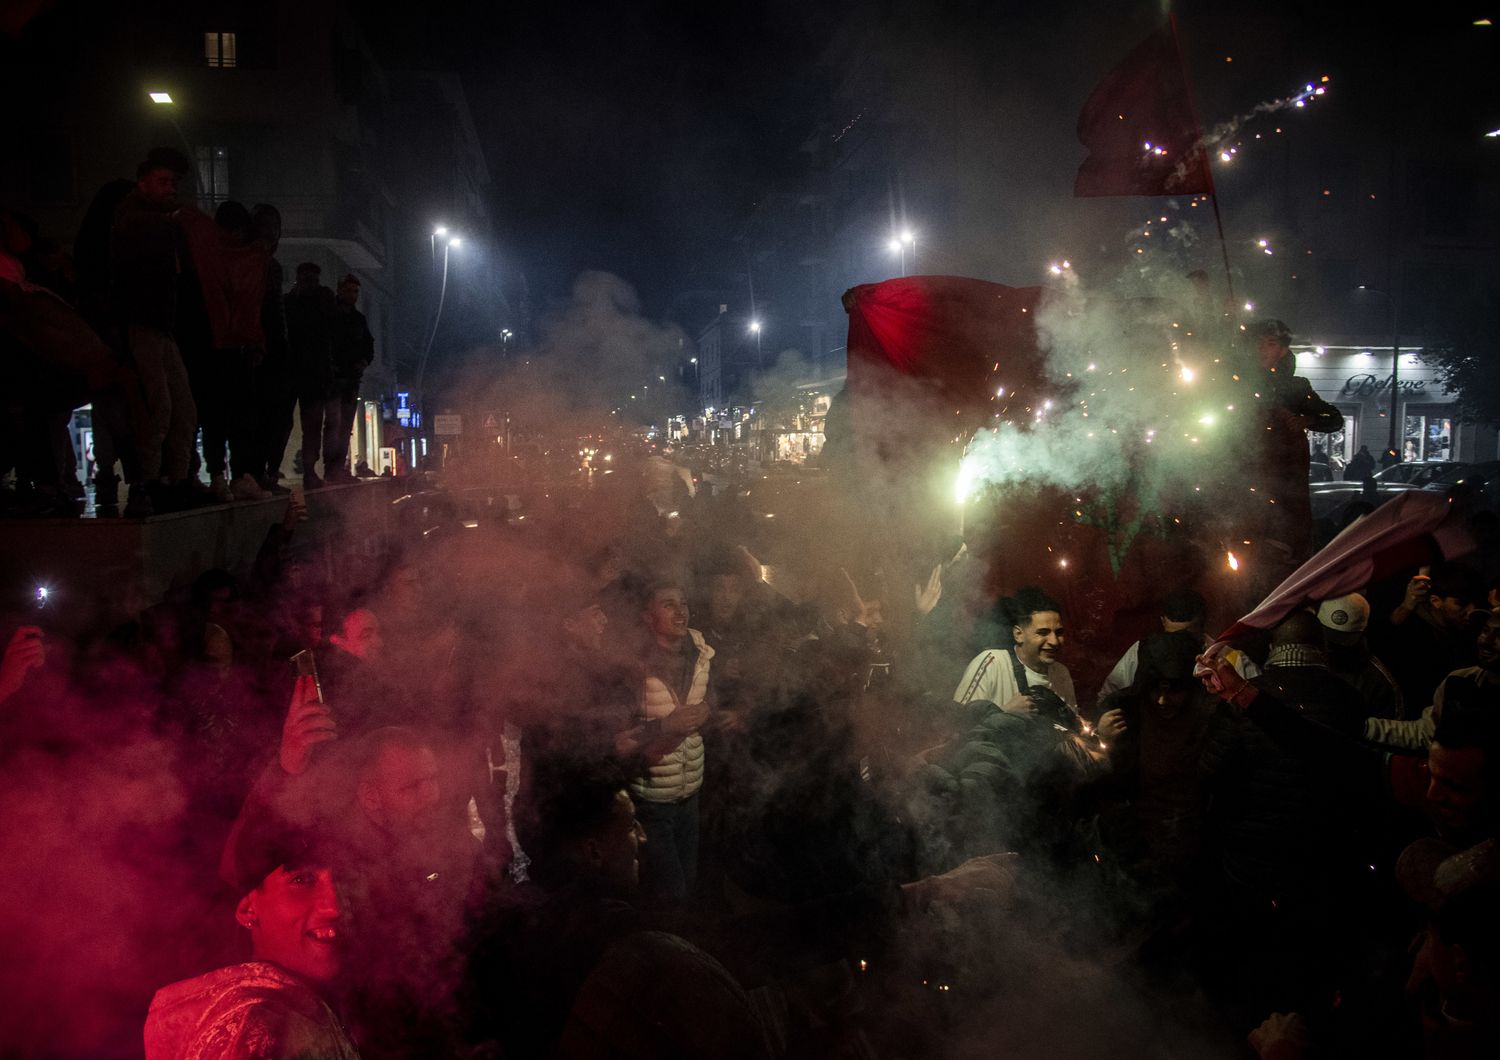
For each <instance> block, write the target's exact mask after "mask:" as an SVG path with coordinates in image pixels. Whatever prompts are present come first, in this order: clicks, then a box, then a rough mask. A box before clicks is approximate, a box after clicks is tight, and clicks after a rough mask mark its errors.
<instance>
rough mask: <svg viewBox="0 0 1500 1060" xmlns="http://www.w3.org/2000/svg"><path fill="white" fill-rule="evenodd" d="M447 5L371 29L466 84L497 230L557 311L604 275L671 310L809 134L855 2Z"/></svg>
mask: <svg viewBox="0 0 1500 1060" xmlns="http://www.w3.org/2000/svg"><path fill="white" fill-rule="evenodd" d="M443 6H444V8H445V10H442V11H439V12H437V13H436V14H435V15H429V14H428V12H427V11H426V10H425V9H424V10H423V11H421V13H420V14H418V13H416V12H414V11H413V10H410V9H408V10H406V11H404V12H403V11H392V12H390V13H389V14H387V15H376V14H375V13H374V12H373V11H372V12H371V13H370V14H369V15H368V16H365V23H364V24H365V26H366V31H367V33H368V34H369V35H370V37H371V39H372V41H373V42H374V43H375V45H376V47H377V49H378V51H379V52H380V54H381V55H382V57H383V58H386V61H387V62H389V63H390V64H391V65H401V64H404V63H410V64H412V65H421V64H422V63H424V62H427V63H431V64H433V65H438V66H444V67H448V68H451V69H457V70H458V71H459V72H460V73H461V74H462V75H463V79H464V84H465V88H466V90H467V92H468V94H469V104H470V108H471V109H472V111H473V114H474V120H475V124H476V126H477V128H478V129H479V132H480V135H481V137H482V138H483V139H484V141H485V148H486V152H487V155H488V158H489V161H490V165H491V170H492V179H493V181H494V196H495V198H494V205H493V208H494V214H495V217H496V220H497V230H498V235H499V238H500V239H501V240H502V241H512V242H514V244H515V246H516V249H517V250H518V251H519V252H520V253H521V254H522V255H523V257H524V258H525V260H526V263H527V272H528V276H529V278H530V282H531V285H532V288H533V290H534V291H535V292H536V293H537V294H538V295H540V297H541V298H542V299H543V300H546V299H549V298H556V297H559V296H560V295H562V294H564V293H565V292H566V291H567V289H568V287H569V285H570V284H571V282H572V280H573V278H574V277H575V276H576V275H577V274H578V273H579V272H581V271H583V270H586V269H604V270H608V271H611V272H615V273H618V274H620V275H622V276H623V277H625V278H626V279H627V280H629V281H630V282H631V283H633V284H634V285H635V286H637V287H638V288H639V289H640V291H641V293H642V295H643V298H644V299H645V301H646V304H647V306H648V307H650V308H653V309H658V310H660V309H661V308H662V307H663V306H664V304H665V302H666V301H667V300H668V299H669V298H670V293H671V290H672V286H673V284H675V283H676V282H678V281H679V280H680V279H681V278H682V277H683V276H684V274H685V273H686V272H687V271H689V270H690V269H691V268H692V263H693V260H694V259H695V257H696V256H697V254H698V252H699V251H700V250H701V249H702V248H703V247H704V246H706V245H712V244H715V243H718V242H720V241H723V240H724V239H725V238H726V237H727V236H728V235H729V234H731V233H732V231H733V229H734V227H735V225H736V224H737V222H738V219H739V217H740V215H741V213H742V211H743V208H744V207H745V206H746V205H747V204H748V203H750V202H751V201H753V199H754V196H755V194H756V191H757V190H758V189H759V188H761V187H764V186H765V184H766V182H767V181H768V180H772V179H774V178H775V176H776V174H777V172H778V168H779V167H781V166H784V165H785V164H786V159H787V157H788V156H789V155H790V154H791V153H792V151H793V149H794V148H795V146H796V144H797V141H798V138H799V137H800V136H802V135H804V134H805V131H806V127H807V123H808V121H809V120H810V118H811V115H812V113H813V108H814V107H815V105H816V101H817V94H816V88H815V86H816V84H817V82H818V79H819V76H820V71H819V69H818V60H819V58H820V56H821V54H822V53H823V51H824V49H825V48H826V46H827V42H828V40H829V38H830V36H831V35H832V34H833V33H834V32H835V30H836V28H837V26H838V25H839V23H840V22H841V20H842V19H843V18H844V16H845V13H846V11H847V9H848V8H849V7H850V6H851V5H850V4H848V3H846V2H844V0H838V2H835V3H819V4H804V3H794V2H787V0H770V2H760V3H750V4H744V5H703V7H702V8H701V9H698V10H690V9H685V8H684V7H683V5H678V4H671V3H659V2H658V3H635V4H630V5H622V4H598V3H585V4H568V5H552V4H534V5H524V6H522V5H494V4H485V3H460V4H451V5H443Z"/></svg>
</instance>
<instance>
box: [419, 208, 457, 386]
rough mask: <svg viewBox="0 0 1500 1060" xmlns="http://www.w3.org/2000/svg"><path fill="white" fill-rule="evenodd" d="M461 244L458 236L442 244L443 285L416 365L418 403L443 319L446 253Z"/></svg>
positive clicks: (445, 293) (446, 293)
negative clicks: (430, 326) (429, 355)
mask: <svg viewBox="0 0 1500 1060" xmlns="http://www.w3.org/2000/svg"><path fill="white" fill-rule="evenodd" d="M442 231H443V233H444V234H446V233H447V231H448V230H447V229H446V228H444V229H442ZM433 235H434V236H436V235H437V231H434V232H433ZM462 242H463V240H462V239H460V238H459V237H458V236H454V237H453V238H452V239H450V240H448V242H446V243H444V244H443V283H442V286H441V287H439V288H438V303H437V312H436V313H434V314H433V315H432V330H431V331H430V332H428V334H427V342H426V343H425V344H424V345H423V346H422V360H421V361H419V362H418V364H417V400H418V401H421V400H423V399H425V397H426V391H424V390H423V389H422V380H423V379H424V378H425V377H426V375H427V355H428V354H429V353H431V352H432V340H433V339H435V338H437V332H438V324H439V323H440V322H441V321H442V319H443V301H444V299H446V298H447V297H448V251H450V250H456V249H457V248H458V246H459V244H461V243H462Z"/></svg>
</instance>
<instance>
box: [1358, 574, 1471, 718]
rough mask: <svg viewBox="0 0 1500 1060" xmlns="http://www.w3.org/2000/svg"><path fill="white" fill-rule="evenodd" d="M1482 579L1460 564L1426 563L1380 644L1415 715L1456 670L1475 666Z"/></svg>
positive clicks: (1430, 701) (1409, 713) (1383, 631)
mask: <svg viewBox="0 0 1500 1060" xmlns="http://www.w3.org/2000/svg"><path fill="white" fill-rule="evenodd" d="M1478 585H1479V580H1478V578H1476V577H1474V576H1473V575H1471V574H1470V573H1469V572H1467V571H1465V570H1463V569H1462V568H1459V567H1438V568H1437V569H1435V570H1433V571H1431V572H1430V573H1429V571H1428V568H1426V567H1423V568H1422V569H1421V570H1420V571H1419V572H1418V573H1417V574H1416V575H1415V576H1414V577H1413V578H1412V579H1411V581H1409V582H1408V583H1407V586H1406V594H1405V596H1404V597H1403V598H1402V600H1401V603H1400V604H1399V605H1397V606H1396V608H1395V609H1394V610H1393V611H1392V612H1391V615H1390V621H1389V623H1388V625H1387V626H1386V628H1385V629H1384V630H1382V631H1381V637H1380V639H1379V641H1378V642H1377V647H1378V654H1379V655H1380V658H1381V660H1382V661H1384V662H1385V664H1386V666H1387V667H1389V668H1390V670H1391V673H1392V674H1394V675H1395V678H1396V683H1397V684H1398V685H1400V686H1401V698H1402V700H1403V701H1404V702H1405V704H1406V711H1407V713H1408V715H1409V716H1412V717H1415V716H1416V715H1418V714H1420V713H1421V712H1422V710H1423V709H1424V708H1425V707H1427V706H1430V705H1431V703H1432V697H1433V693H1434V692H1435V691H1436V690H1437V686H1438V685H1439V684H1440V683H1442V680H1443V678H1444V677H1447V676H1448V675H1449V674H1450V673H1452V672H1453V671H1454V670H1462V669H1463V668H1464V667H1466V666H1473V665H1474V630H1473V629H1472V628H1471V627H1470V624H1469V623H1470V618H1471V617H1472V616H1473V613H1474V606H1475V604H1476V603H1477V602H1478V601H1479V600H1480V599H1481V597H1480V593H1479V589H1478Z"/></svg>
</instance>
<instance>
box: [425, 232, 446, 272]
mask: <svg viewBox="0 0 1500 1060" xmlns="http://www.w3.org/2000/svg"><path fill="white" fill-rule="evenodd" d="M447 234H448V229H447V228H446V227H444V226H443V225H438V226H437V227H436V228H434V229H433V230H432V235H431V236H430V237H428V240H427V245H428V246H429V247H431V249H432V263H433V264H434V265H436V264H437V241H438V240H439V239H442V238H443V237H444V236H446V235H447Z"/></svg>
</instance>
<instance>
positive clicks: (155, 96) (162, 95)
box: [147, 92, 172, 104]
mask: <svg viewBox="0 0 1500 1060" xmlns="http://www.w3.org/2000/svg"><path fill="white" fill-rule="evenodd" d="M147 95H149V96H150V97H151V102H152V103H158V104H165V103H171V102H172V93H170V92H148V93H147Z"/></svg>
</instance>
